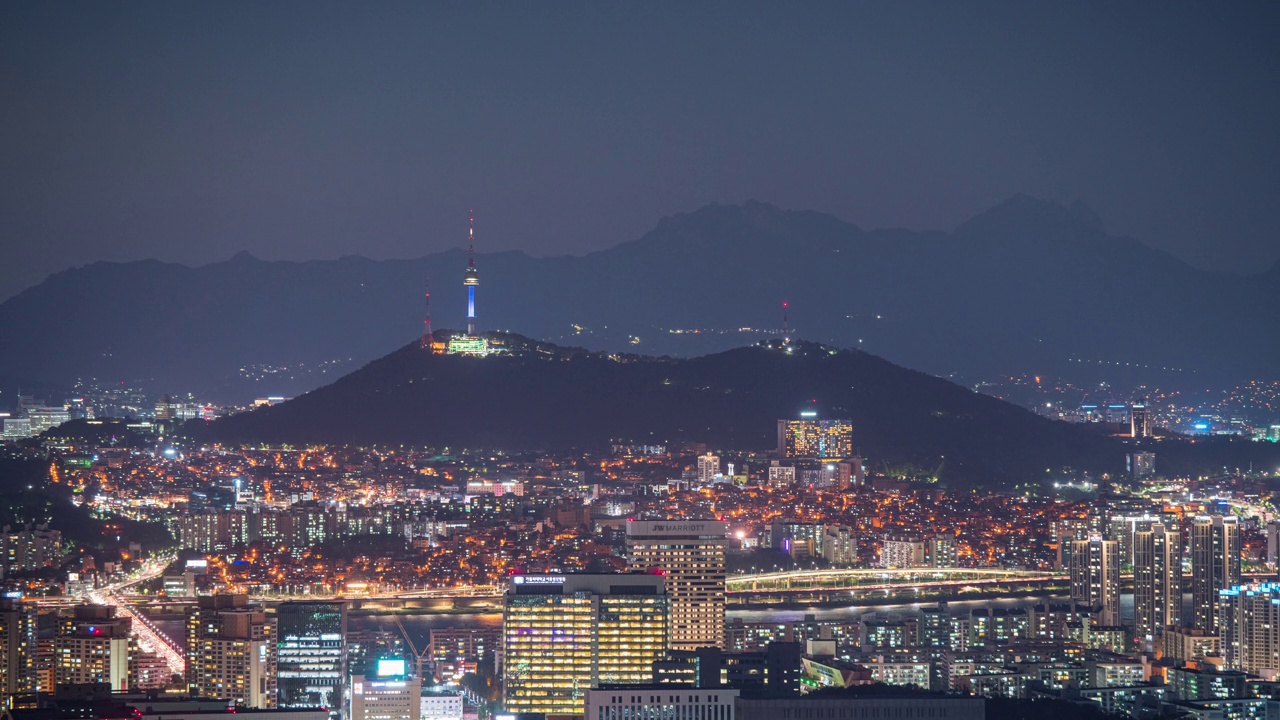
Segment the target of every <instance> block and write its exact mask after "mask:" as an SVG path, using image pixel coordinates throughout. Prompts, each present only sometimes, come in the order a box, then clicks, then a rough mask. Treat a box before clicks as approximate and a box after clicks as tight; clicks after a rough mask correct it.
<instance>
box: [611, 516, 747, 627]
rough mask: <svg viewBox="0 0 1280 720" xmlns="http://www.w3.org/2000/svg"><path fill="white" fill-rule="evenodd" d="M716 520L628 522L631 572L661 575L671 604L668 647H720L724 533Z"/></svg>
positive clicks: (723, 578)
mask: <svg viewBox="0 0 1280 720" xmlns="http://www.w3.org/2000/svg"><path fill="white" fill-rule="evenodd" d="M727 531H728V525H727V524H726V523H723V522H718V521H715V520H632V521H630V522H628V523H627V555H628V560H629V563H630V567H631V569H632V570H636V571H642V572H651V571H653V572H661V573H663V574H665V576H666V578H667V589H666V592H667V598H668V599H669V601H670V603H671V624H670V634H671V648H672V649H673V650H693V649H696V648H700V647H711V646H715V647H718V648H723V647H724V581H725V533H726V532H727Z"/></svg>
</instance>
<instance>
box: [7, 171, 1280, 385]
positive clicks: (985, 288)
mask: <svg viewBox="0 0 1280 720" xmlns="http://www.w3.org/2000/svg"><path fill="white" fill-rule="evenodd" d="M465 264H466V259H465V254H464V253H463V252H462V251H461V250H452V251H448V252H444V253H438V254H435V255H431V256H428V257H425V258H422V259H417V260H393V261H373V260H369V259H365V258H361V257H344V258H341V259H338V260H332V261H312V262H265V261H261V260H258V259H255V258H253V257H252V256H251V255H249V254H247V253H240V254H237V255H236V256H235V257H234V258H232V259H230V260H228V261H226V262H221V263H214V264H212V265H206V266H203V267H199V268H189V267H185V266H182V265H175V264H171V263H161V262H157V261H142V262H132V263H95V264H93V265H89V266H86V267H82V268H75V269H71V270H67V271H64V272H61V273H58V274H55V275H53V276H50V277H49V278H48V279H47V280H45V282H43V283H42V284H40V285H38V286H36V287H34V288H31V289H29V290H27V291H26V292H23V293H21V294H20V295H17V296H15V297H13V298H11V299H9V300H8V301H6V302H4V303H3V304H0V345H3V347H5V348H6V352H5V353H3V354H0V383H3V384H5V385H6V386H8V387H11V386H13V385H14V384H18V383H23V384H25V385H26V386H35V385H36V384H38V383H64V384H65V383H68V382H70V381H72V380H73V379H75V378H99V379H106V380H128V381H139V382H143V383H146V384H147V385H148V386H150V387H152V388H153V389H155V390H156V391H157V392H161V391H163V392H187V391H195V392H198V393H202V394H204V395H205V396H212V397H214V398H215V399H227V398H232V399H243V398H244V397H246V396H248V395H251V394H258V395H265V394H294V393H297V392H301V391H305V390H307V389H310V388H314V387H317V386H319V385H320V384H322V383H323V382H325V381H326V380H327V378H330V377H332V376H333V373H334V372H335V370H337V369H338V368H345V369H351V368H354V367H358V366H359V365H360V364H361V363H364V362H367V361H368V360H370V359H372V358H375V357H378V356H380V355H382V354H384V353H386V352H388V351H390V350H391V349H393V348H395V347H397V346H398V345H399V344H400V343H401V342H402V341H403V339H404V338H405V337H406V336H407V335H409V334H412V333H413V332H415V331H416V329H417V328H419V327H420V326H421V322H422V313H423V306H422V293H423V290H424V289H425V285H426V282H427V280H428V279H430V281H431V287H432V303H433V305H432V313H433V315H434V317H435V320H436V322H437V323H438V324H458V323H459V322H460V321H461V318H462V316H463V313H464V303H465V299H464V298H465V296H464V293H463V290H462V283H461V278H462V272H463V269H464V267H465ZM477 264H478V267H479V271H480V283H481V284H480V288H479V292H478V315H479V324H480V327H481V328H500V329H508V330H512V331H517V332H521V333H524V334H527V335H531V336H538V337H545V338H547V339H549V340H551V341H555V342H567V343H572V344H578V345H583V346H586V347H588V348H591V349H598V350H613V351H623V350H633V351H642V352H645V353H648V354H674V355H682V356H689V355H698V354H702V353H706V352H714V351H717V350H723V349H726V348H730V347H735V346H740V345H744V344H750V343H753V342H756V341H758V340H760V339H763V338H766V337H769V336H770V335H772V334H777V332H778V330H779V329H780V327H781V324H782V317H781V315H782V313H781V308H780V305H781V302H782V301H783V300H784V299H785V300H787V301H789V302H790V321H791V324H792V327H793V328H795V329H796V331H797V333H798V335H799V336H800V337H804V338H808V339H811V340H815V341H821V342H825V343H829V344H833V345H837V346H842V347H856V348H860V349H865V350H868V351H871V352H875V353H876V354H877V355H880V356H883V357H886V358H889V359H890V360H892V361H894V362H897V363H900V364H903V365H906V366H909V367H913V368H917V369H920V370H924V371H926V372H930V373H933V374H937V375H942V376H948V375H950V374H953V373H956V374H960V375H961V376H965V377H969V378H977V379H985V378H991V377H994V376H997V375H999V374H1001V373H1008V372H1014V371H1018V372H1022V371H1034V372H1037V373H1046V374H1060V375H1061V374H1067V373H1071V372H1076V371H1079V370H1080V369H1081V368H1082V367H1086V366H1087V364H1088V363H1098V362H1100V361H1102V362H1107V363H1120V364H1121V365H1122V366H1123V364H1124V363H1130V364H1132V366H1135V367H1136V366H1150V367H1151V368H1152V369H1153V371H1155V372H1163V371H1161V370H1159V369H1160V368H1178V369H1179V371H1180V373H1179V374H1177V375H1174V376H1173V377H1175V378H1177V377H1184V378H1185V379H1186V380H1188V381H1189V382H1192V383H1195V384H1197V385H1200V386H1204V385H1205V384H1211V383H1223V382H1229V381H1230V382H1234V381H1236V380H1239V379H1244V378H1253V377H1267V378H1269V377H1272V376H1273V375H1274V372H1275V368H1276V367H1278V366H1280V323H1276V322H1275V315H1274V313H1275V307H1276V302H1277V300H1278V299H1280V290H1277V287H1278V286H1280V264H1278V265H1277V266H1275V267H1272V268H1271V269H1270V270H1268V271H1266V272H1265V273H1261V274H1259V275H1256V276H1252V277H1240V276H1235V275H1230V274H1225V273H1212V272H1206V271H1202V270H1198V269H1196V268H1193V267H1191V266H1189V265H1187V264H1186V263H1183V262H1182V261H1180V260H1178V259H1176V258H1174V257H1172V256H1171V255H1169V254H1167V253H1164V252H1161V251H1158V250H1153V249H1151V248H1149V247H1147V246H1145V245H1143V244H1141V243H1139V242H1138V241H1136V240H1133V239H1130V238H1125V237H1116V236H1112V235H1109V234H1107V233H1106V231H1105V230H1104V228H1103V225H1102V222H1101V221H1100V220H1099V219H1098V217H1097V216H1096V215H1095V214H1094V213H1093V212H1092V211H1091V210H1089V209H1088V208H1087V207H1085V206H1083V205H1081V204H1079V203H1077V204H1075V205H1073V206H1071V207H1066V206H1063V205H1060V204H1057V203H1052V202H1046V201H1043V200H1037V199H1034V198H1030V197H1027V196H1022V195H1019V196H1015V197H1013V198H1011V199H1009V200H1007V201H1005V202H1004V203H1001V204H1000V205H998V206H996V207H994V208H992V209H991V210H988V211H986V212H984V213H982V214H980V215H978V216H976V217H974V218H973V219H971V220H969V221H968V222H966V223H964V224H962V225H960V226H959V227H958V228H956V229H955V231H954V232H952V233H943V232H912V231H907V230H876V231H864V230H862V229H860V228H858V227H857V226H855V225H852V224H849V223H846V222H843V221H841V220H838V219H836V218H834V217H832V216H830V215H824V214H822V213H816V212H802V211H788V210H781V209H779V208H776V207H774V206H772V205H768V204H764V203H759V202H748V203H746V204H744V205H709V206H706V207H703V208H701V209H699V210H697V211H695V212H691V213H687V214H681V215H675V216H672V217H668V218H666V219H663V220H662V221H661V222H659V223H658V225H657V227H656V228H655V229H654V230H652V231H651V232H649V233H647V234H646V235H644V236H643V237H641V238H639V239H637V240H633V241H629V242H624V243H621V244H619V245H617V246H614V247H612V248H610V249H608V250H604V251H600V252H595V253H591V254H589V255H585V256H581V257H567V256H566V257H550V258H533V257H529V256H527V255H524V254H522V253H518V252H505V253H494V254H481V255H479V256H478V258H477ZM692 330H698V331H700V332H696V333H694V332H687V331H692ZM339 360H340V361H342V362H343V363H345V365H339V366H332V365H331V366H326V367H325V370H326V371H327V372H326V373H321V372H320V369H321V368H320V367H319V366H318V363H321V362H324V361H339ZM254 366H259V367H258V368H257V369H255V367H254ZM260 366H272V367H271V368H269V369H267V370H262V368H261V367H260ZM282 366H288V367H287V368H286V369H284V370H280V368H281V367H282ZM1193 371H1194V372H1193ZM1171 372H1172V371H1171ZM254 378H266V379H254Z"/></svg>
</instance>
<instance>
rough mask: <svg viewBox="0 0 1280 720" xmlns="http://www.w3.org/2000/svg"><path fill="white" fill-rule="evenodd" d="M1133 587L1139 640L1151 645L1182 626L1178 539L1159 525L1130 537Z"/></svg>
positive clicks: (1162, 525) (1180, 561)
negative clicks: (1169, 629) (1171, 628)
mask: <svg viewBox="0 0 1280 720" xmlns="http://www.w3.org/2000/svg"><path fill="white" fill-rule="evenodd" d="M1133 586H1134V591H1133V609H1134V626H1135V629H1136V630H1137V633H1138V637H1139V638H1143V639H1145V640H1148V641H1154V640H1155V639H1156V638H1157V637H1159V636H1160V635H1161V634H1162V633H1163V632H1164V630H1165V628H1167V627H1169V626H1180V625H1181V624H1182V538H1181V537H1179V535H1178V534H1177V533H1176V532H1169V531H1168V530H1167V529H1166V528H1165V526H1164V524H1163V523H1155V524H1153V525H1152V526H1151V527H1150V529H1147V530H1139V531H1137V532H1136V533H1134V534H1133Z"/></svg>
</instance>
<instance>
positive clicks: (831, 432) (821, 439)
mask: <svg viewBox="0 0 1280 720" xmlns="http://www.w3.org/2000/svg"><path fill="white" fill-rule="evenodd" d="M778 454H779V455H781V456H782V457H789V458H820V459H826V458H845V457H851V456H852V455H853V425H852V424H851V423H850V421H849V420H845V419H831V420H819V419H818V415H817V413H815V412H813V411H812V410H807V411H805V412H802V413H800V419H799V420H779V421H778Z"/></svg>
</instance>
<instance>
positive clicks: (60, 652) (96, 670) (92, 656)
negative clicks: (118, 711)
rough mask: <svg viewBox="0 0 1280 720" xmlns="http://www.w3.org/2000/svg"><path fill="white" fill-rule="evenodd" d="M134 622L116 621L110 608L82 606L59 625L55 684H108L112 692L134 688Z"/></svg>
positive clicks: (55, 643)
mask: <svg viewBox="0 0 1280 720" xmlns="http://www.w3.org/2000/svg"><path fill="white" fill-rule="evenodd" d="M131 627H132V621H131V620H130V619H129V618H123V617H115V608H112V607H110V606H108V605H78V606H76V607H75V609H74V610H73V611H72V615H71V617H67V618H63V619H62V621H61V622H60V623H59V624H58V635H57V638H56V639H55V641H54V656H55V663H56V666H55V669H54V681H55V682H56V683H57V684H58V685H86V684H103V683H105V684H107V685H110V687H111V689H112V690H116V691H123V690H129V689H131V688H132V687H133V685H134V667H133V659H134V654H135V648H134V645H133V639H132V638H130V637H129V631H130V629H131Z"/></svg>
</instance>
